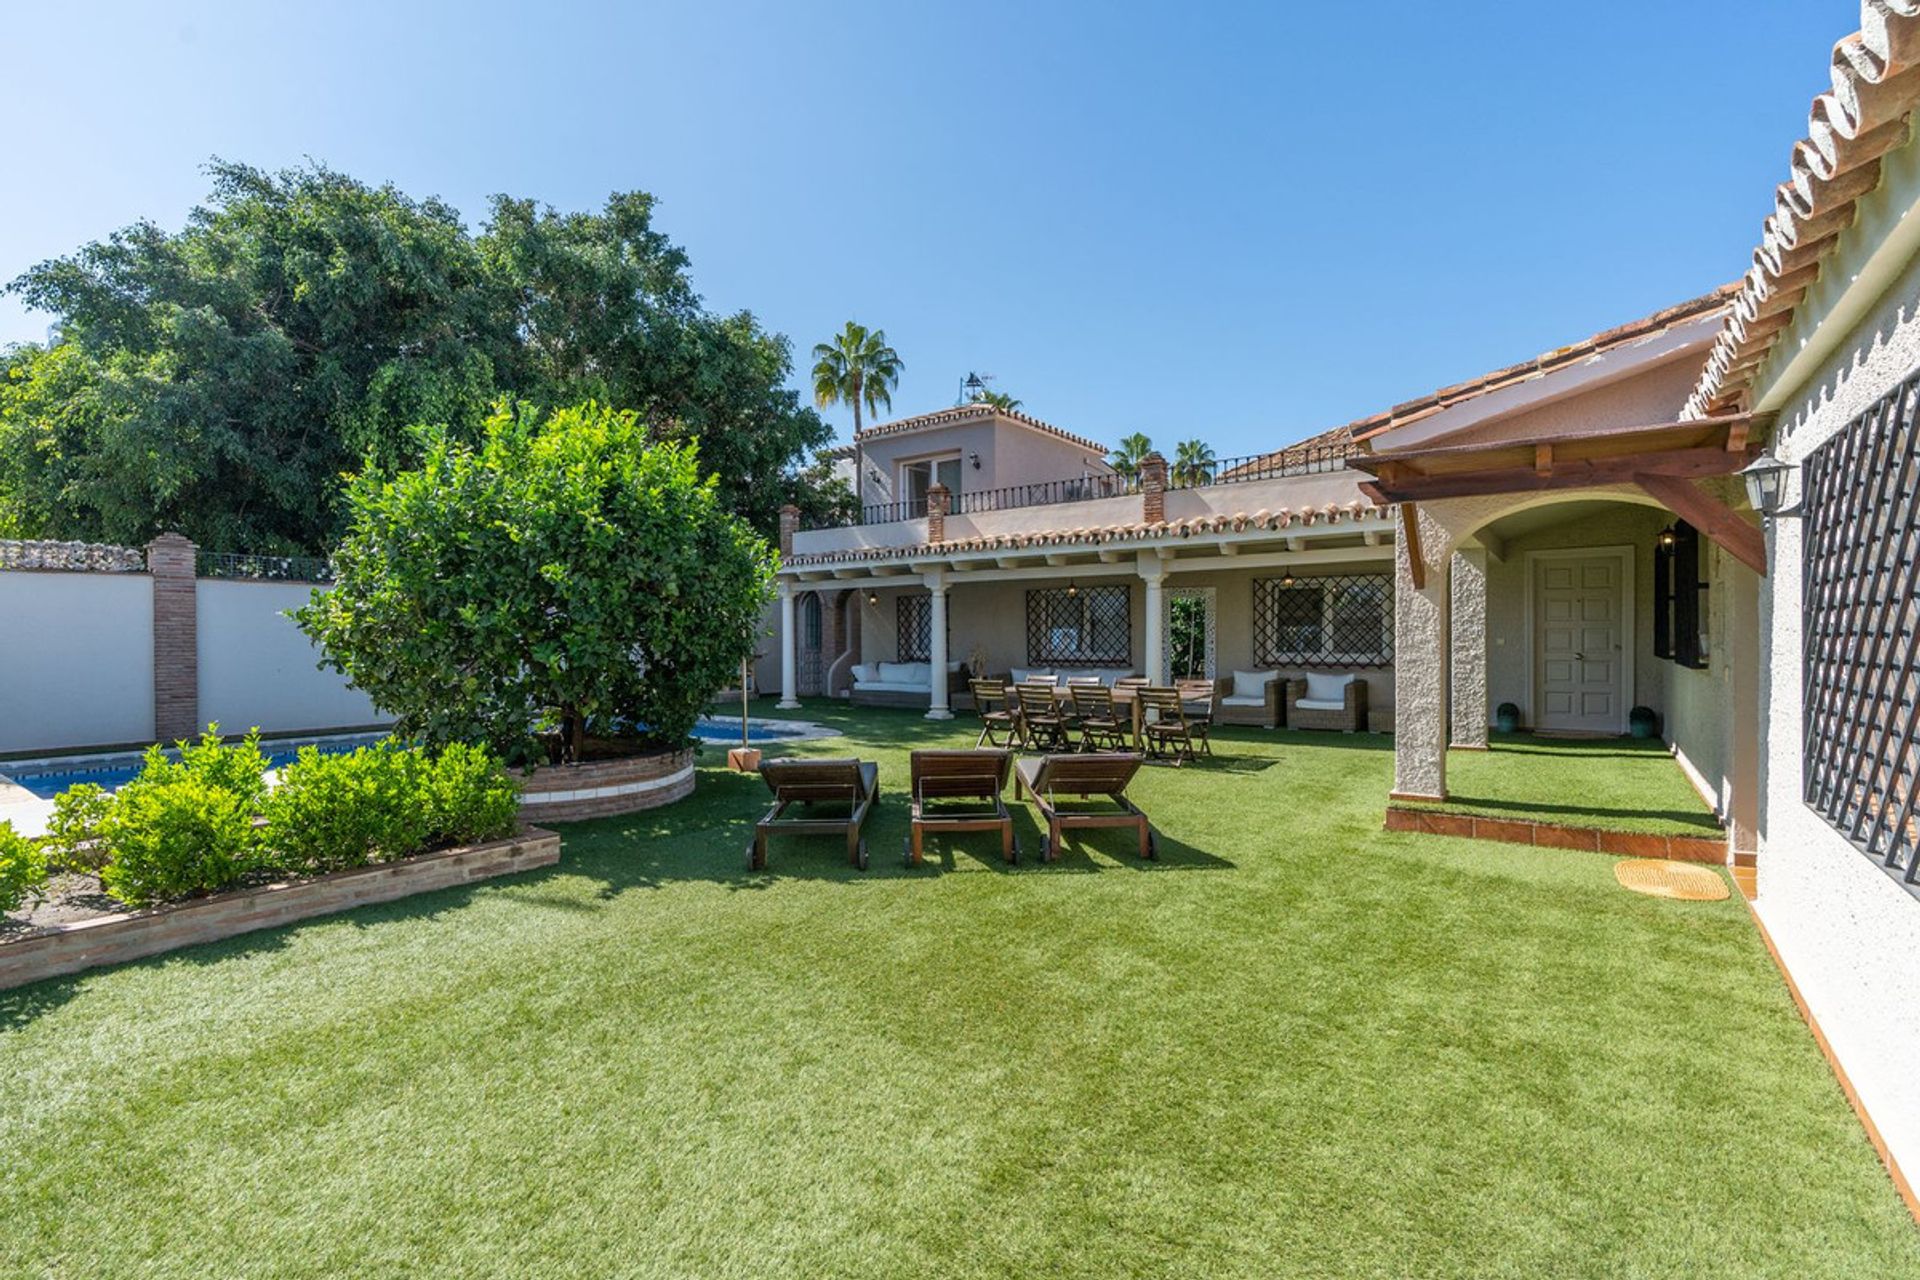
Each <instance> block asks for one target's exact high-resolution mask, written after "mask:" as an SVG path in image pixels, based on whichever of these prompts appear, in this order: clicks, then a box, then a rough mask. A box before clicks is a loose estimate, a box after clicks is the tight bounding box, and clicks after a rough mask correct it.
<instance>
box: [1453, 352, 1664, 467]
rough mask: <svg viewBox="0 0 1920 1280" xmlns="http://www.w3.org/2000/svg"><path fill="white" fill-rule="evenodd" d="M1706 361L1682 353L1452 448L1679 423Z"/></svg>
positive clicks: (1510, 418)
mask: <svg viewBox="0 0 1920 1280" xmlns="http://www.w3.org/2000/svg"><path fill="white" fill-rule="evenodd" d="M1700 361H1701V357H1700V354H1699V353H1698V352H1697V351H1692V350H1688V351H1682V352H1679V353H1676V354H1675V355H1674V356H1673V357H1672V358H1670V359H1667V360H1665V361H1663V362H1661V363H1658V364H1654V365H1651V366H1649V367H1648V368H1646V369H1644V370H1640V371H1638V372H1636V373H1635V374H1633V375H1632V376H1631V377H1626V378H1620V379H1616V380H1615V381H1613V382H1608V383H1604V384H1602V385H1600V386H1598V387H1593V388H1590V389H1587V390H1584V391H1581V392H1579V393H1577V394H1574V395H1568V396H1564V397H1562V398H1560V399H1558V400H1549V401H1547V402H1546V403H1544V404H1540V405H1537V406H1535V407H1533V408H1530V409H1524V410H1521V411H1520V412H1518V413H1513V414H1509V415H1507V416H1505V417H1501V418H1498V419H1495V420H1493V421H1490V422H1487V423H1484V424H1481V425H1478V426H1475V427H1471V428H1468V429H1467V430H1465V431H1462V432H1460V433H1459V434H1458V435H1455V436H1452V437H1449V438H1448V439H1447V441H1446V443H1448V444H1450V445H1451V444H1466V443H1469V442H1472V443H1482V442H1491V441H1495V440H1530V439H1534V438H1537V437H1539V436H1544V435H1551V434H1557V433H1561V432H1569V431H1597V430H1601V429H1603V428H1606V427H1643V426H1650V425H1652V424H1654V423H1657V422H1673V421H1675V420H1677V419H1678V418H1679V416H1680V411H1681V410H1682V409H1683V408H1684V407H1685V406H1686V403H1687V396H1688V395H1690V394H1691V393H1692V391H1693V384H1694V383H1695V382H1696V381H1697V380H1698V379H1699V377H1700Z"/></svg>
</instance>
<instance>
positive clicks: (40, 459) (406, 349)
mask: <svg viewBox="0 0 1920 1280" xmlns="http://www.w3.org/2000/svg"><path fill="white" fill-rule="evenodd" d="M210 171H211V174H212V178H213V192H212V195H211V197H210V199H209V200H208V202H207V205H206V206H205V207H203V208H200V209H197V210H196V211H195V212H194V214H193V216H192V217H191V218H190V219H189V220H188V223H187V225H186V227H185V228H184V229H182V230H181V231H179V232H177V233H168V232H166V231H163V230H161V229H160V228H159V227H157V226H154V225H153V224H151V223H139V224H137V225H135V226H132V227H128V228H126V229H125V230H123V231H120V232H117V233H115V234H114V235H113V236H111V237H109V238H108V239H107V240H106V241H104V242H99V243H94V244H89V245H86V246H84V247H83V248H81V249H80V250H79V251H78V252H76V253H75V254H73V255H72V256H70V257H67V258H61V259H57V260H54V261H51V262H46V263H42V264H40V265H39V266H37V267H35V268H33V269H32V270H30V271H28V272H27V273H26V274H25V275H23V276H21V277H20V278H19V279H18V280H15V281H14V282H13V283H12V284H11V285H10V286H9V288H8V291H9V292H11V293H13V294H14V295H15V296H17V297H18V298H19V299H20V300H21V301H22V302H24V303H25V304H26V305H28V306H30V307H34V308H36V309H39V310H43V311H48V312H51V313H53V314H54V315H56V316H58V317H59V320H60V325H61V335H62V340H61V342H60V343H59V344H58V345H56V346H54V347H52V348H50V349H49V348H41V347H34V346H29V347H23V348H19V349H17V350H15V351H12V352H10V353H7V354H6V355H5V357H4V363H3V364H0V535H11V536H29V537H54V538H87V539H95V540H103V541H112V542H122V543H139V542H143V541H145V540H146V539H147V538H149V537H151V536H153V535H154V534H156V533H159V532H161V531H163V530H168V529H173V530H178V531H179V532H182V533H184V534H186V535H187V536H188V537H190V538H193V539H194V540H195V541H197V542H199V543H200V544H201V545H203V546H207V547H211V548H216V549H220V550H233V551H247V550H250V551H282V552H308V553H325V552H326V551H328V550H329V549H330V548H331V546H332V543H333V541H334V539H335V537H336V536H337V535H338V533H339V530H340V527H341V523H342V510H341V506H340V503H339V495H340V488H341V482H340V477H341V476H342V475H343V474H346V473H350V472H353V471H356V470H358V469H359V468H360V467H361V465H362V464H363V463H364V462H365V461H368V460H371V461H372V462H373V463H375V464H376V465H378V466H381V467H386V468H393V467H399V466H405V465H410V464H412V463H414V462H415V461H417V460H418V458H419V457H420V454H421V445H420V442H419V440H418V438H417V436H416V432H415V427H416V425H417V424H422V423H427V424H441V425H444V426H446V427H447V428H449V429H450V430H451V431H452V433H453V434H454V435H456V436H460V435H471V434H472V433H473V432H474V431H475V430H476V429H477V428H478V426H479V424H480V422H481V421H482V420H483V419H484V418H485V416H486V413H487V406H488V405H489V404H491V403H492V402H493V400H494V399H495V398H496V397H498V396H499V395H501V394H507V395H510V396H512V397H514V398H516V399H519V400H524V401H527V402H529V403H532V404H535V405H539V406H542V407H548V408H551V407H553V406H556V405H560V404H568V403H573V402H576V401H578V400H581V399H585V398H588V397H593V398H597V399H599V400H601V401H603V402H605V403H609V404H613V405H615V406H617V407H620V408H626V409H633V410H635V411H637V412H639V413H640V414H641V415H642V417H643V419H644V421H645V422H646V423H647V426H648V430H649V432H650V433H651V434H652V435H653V436H654V437H655V438H658V439H673V440H688V439H692V440H698V441H700V442H701V444H702V446H703V454H702V456H703V458H704V459H705V462H706V465H707V466H708V467H709V468H710V469H711V470H712V471H713V472H714V473H715V474H717V475H718V476H719V477H720V488H721V495H722V501H723V502H724V503H725V504H726V505H727V506H728V507H729V508H731V509H733V510H735V511H738V512H740V513H741V514H744V515H746V516H748V517H749V518H750V519H752V520H753V521H754V522H755V524H756V525H757V526H758V527H760V528H761V529H762V530H764V531H768V532H771V531H772V530H773V528H774V527H775V524H776V521H777V511H778V507H779V505H780V503H781V501H782V500H783V499H784V498H785V497H786V496H788V495H789V494H790V493H791V491H792V490H793V488H794V486H795V484H796V477H797V467H798V466H799V464H800V463H801V461H802V460H803V459H804V458H805V456H806V455H807V453H808V452H809V451H810V450H813V449H817V448H819V447H820V446H821V445H823V444H825V443H826V441H827V440H828V439H829V438H830V436H831V432H830V430H829V429H828V428H827V426H826V425H825V424H824V423H823V422H821V420H820V418H819V416H818V415H817V414H815V413H814V412H813V411H812V410H811V409H809V408H807V407H806V406H805V405H804V404H802V403H801V402H800V399H799V397H798V395H797V394H796V393H794V392H793V391H791V390H789V389H787V388H786V387H785V386H784V385H783V384H784V383H785V381H786V379H787V376H788V374H789V373H790V372H791V365H792V357H791V352H790V350H789V348H788V344H787V341H786V339H785V338H783V337H781V336H779V335H777V334H770V333H767V332H766V331H764V330H763V329H761V328H760V326H759V324H758V322H757V321H756V320H755V319H754V318H753V316H752V315H750V314H748V313H746V312H740V313H738V314H735V315H731V316H718V315H714V314H711V313H709V312H707V311H705V310H704V309H703V308H702V306H701V304H700V299H699V297H698V295H697V294H695V293H694V292H693V288H692V285H691V283H690V282H689V280H688V278H687V268H688V264H687V259H686V255H685V254H684V253H683V252H682V251H681V250H680V249H678V248H676V247H675V246H674V245H673V244H672V243H671V242H669V241H668V240H667V238H666V237H665V236H664V235H662V234H660V233H659V232H657V231H655V230H654V229H653V227H652V214H653V198H652V197H651V196H648V195H646V194H644V193H641V192H629V193H622V194H616V195H614V196H612V197H611V198H610V199H609V200H608V202H607V205H606V208H605V210H604V211H603V212H601V213H598V214H586V213H570V214H558V213H555V212H553V211H551V210H546V209H542V208H540V207H539V206H537V205H536V204H534V202H532V201H525V200H512V199H508V198H506V197H504V196H502V197H497V198H496V199H495V201H494V204H493V208H492V218H491V220H490V222H489V223H488V225H487V226H486V227H485V228H484V229H483V230H482V231H481V233H480V234H479V235H478V236H475V235H472V234H470V233H469V232H468V231H467V229H466V228H465V227H464V226H463V225H462V223H461V221H460V217H459V215H458V213H457V212H456V211H455V210H454V209H453V208H451V207H450V206H448V205H446V204H445V203H443V202H441V201H439V200H434V199H428V200H415V199H413V198H411V197H409V196H407V195H405V194H404V193H402V192H400V191H398V190H396V189H395V188H393V187H392V186H381V187H369V186H366V185H365V184H363V183H360V182H357V181H355V180H354V179H352V178H349V177H347V176H346V175H344V174H340V173H335V172H333V171H331V170H328V169H325V168H323V167H318V166H314V167H309V168H303V169H295V170H289V171H285V172H281V173H277V174H276V173H267V172H263V171H261V170H258V169H254V168H250V167H248V166H245V165H239V164H228V163H223V162H215V163H214V164H213V165H212V166H211V170H210Z"/></svg>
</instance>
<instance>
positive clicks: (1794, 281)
mask: <svg viewBox="0 0 1920 1280" xmlns="http://www.w3.org/2000/svg"><path fill="white" fill-rule="evenodd" d="M1831 69H1832V79H1833V88H1832V89H1831V90H1830V91H1828V92H1826V93H1823V94H1821V95H1820V96H1819V97H1817V98H1815V99H1814V100H1813V109H1812V110H1811V111H1810V112H1809V113H1808V117H1807V136H1806V137H1804V138H1802V139H1801V140H1800V141H1798V142H1796V143H1794V145H1793V154H1792V158H1791V159H1790V160H1789V162H1788V166H1787V180H1786V181H1785V182H1783V183H1781V184H1780V186H1779V188H1778V189H1777V191H1776V193H1775V200H1774V210H1773V213H1772V214H1770V215H1769V216H1768V218H1767V220H1766V223H1765V224H1764V225H1763V226H1762V228H1761V234H1760V246H1759V248H1757V249H1755V250H1754V251H1753V269H1752V270H1751V271H1749V272H1747V274H1746V277H1745V278H1744V279H1742V280H1741V281H1740V285H1739V292H1738V294H1737V295H1736V296H1735V297H1734V299H1733V307H1732V310H1731V311H1730V312H1729V313H1728V315H1727V321H1726V325H1725V327H1724V328H1722V329H1721V331H1720V336H1719V338H1718V339H1716V340H1715V342H1714V345H1713V350H1712V351H1711V352H1710V353H1709V354H1708V356H1707V365H1706V369H1705V370H1704V371H1703V372H1702V373H1701V375H1700V381H1699V383H1698V385H1697V386H1695V388H1694V391H1693V395H1692V397H1691V398H1689V399H1688V401H1687V408H1686V413H1687V416H1689V417H1710V416H1715V415H1719V414H1725V413H1729V412H1736V411H1739V410H1743V409H1745V408H1747V407H1748V404H1747V401H1748V400H1749V398H1750V396H1751V391H1752V381H1753V375H1754V373H1755V372H1756V371H1757V370H1758V369H1759V368H1760V366H1761V365H1762V364H1763V363H1765V361H1766V358H1767V356H1768V355H1769V354H1770V353H1771V352H1772V350H1773V346H1774V343H1775V342H1777V341H1778V340H1779V337H1780V335H1781V334H1782V333H1783V332H1785V331H1786V328H1787V326H1788V324H1789V323H1790V322H1791V321H1792V318H1793V314H1794V311H1795V309H1796V308H1797V307H1798V306H1799V305H1800V303H1801V301H1802V300H1803V299H1804V298H1805V295H1806V290H1807V286H1808V285H1809V284H1810V283H1812V281H1813V280H1815V279H1817V278H1818V275H1819V271H1820V267H1821V264H1822V262H1823V261H1824V260H1825V259H1826V257H1827V256H1828V255H1829V254H1830V253H1831V252H1832V251H1833V249H1834V246H1835V245H1836V244H1837V243H1838V240H1839V233H1840V232H1841V231H1842V230H1844V229H1846V228H1847V227H1849V226H1851V225H1852V223H1853V217H1854V202H1855V201H1857V200H1859V199H1860V197H1861V196H1863V195H1865V194H1867V193H1868V192H1869V191H1872V190H1873V189H1874V188H1875V187H1876V186H1877V185H1878V184H1879V181H1880V157H1881V156H1883V155H1885V154H1886V153H1887V152H1888V151H1891V150H1893V149H1894V148H1895V147H1897V146H1900V145H1901V144H1902V143H1904V142H1905V141H1906V140H1907V137H1908V126H1909V119H1908V117H1909V116H1910V115H1911V114H1912V112H1913V109H1914V107H1915V105H1916V104H1920V0H1866V2H1865V3H1863V4H1862V5H1861V6H1860V30H1859V31H1857V32H1855V33H1854V34H1852V35H1850V36H1848V37H1847V38H1846V39H1844V40H1842V41H1840V43H1839V44H1837V45H1835V46H1834V48H1833V58H1832V68H1831Z"/></svg>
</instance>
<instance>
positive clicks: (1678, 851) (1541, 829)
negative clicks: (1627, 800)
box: [1387, 804, 1727, 866]
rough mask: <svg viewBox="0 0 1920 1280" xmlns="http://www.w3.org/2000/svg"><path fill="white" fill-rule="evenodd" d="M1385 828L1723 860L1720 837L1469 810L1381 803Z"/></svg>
mask: <svg viewBox="0 0 1920 1280" xmlns="http://www.w3.org/2000/svg"><path fill="white" fill-rule="evenodd" d="M1387 830H1389V831H1417V832H1420V833H1422V834H1425V835H1430V836H1464V837H1466V838H1468V839H1470V840H1498V841H1500V842H1502V843H1504V844H1531V845H1539V846H1541V847H1543V848H1549V849H1584V850H1586V851H1587V852H1588V853H1612V854H1618V855H1620V856H1622V857H1628V858H1671V859H1673V860H1674V861H1676V862H1706V863H1712V864H1713V865H1715V866H1719V865H1721V864H1724V863H1725V862H1726V860H1727V842H1726V841H1725V840H1724V839H1719V840H1714V839H1709V838H1707V837H1705V836H1661V835H1650V834H1647V833H1645V832H1638V831H1607V830H1604V829H1602V828H1600V827H1570V826H1564V825H1562V824H1560V823H1557V822H1529V821H1526V820H1525V819H1520V818H1481V817H1476V816H1475V815H1473V814H1470V813H1447V812H1444V811H1442V810H1438V809H1411V808H1407V807H1405V806H1403V805H1393V804H1390V805H1388V806H1387Z"/></svg>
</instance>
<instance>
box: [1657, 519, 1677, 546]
mask: <svg viewBox="0 0 1920 1280" xmlns="http://www.w3.org/2000/svg"><path fill="white" fill-rule="evenodd" d="M1678 541H1680V535H1679V534H1678V533H1676V532H1674V528H1673V526H1672V525H1668V526H1667V527H1666V528H1664V529H1662V530H1661V531H1660V535H1659V536H1658V537H1657V538H1655V539H1654V543H1655V544H1656V545H1657V546H1658V547H1659V548H1660V549H1661V550H1662V551H1671V550H1673V547H1674V544H1675V543H1676V542H1678Z"/></svg>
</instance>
